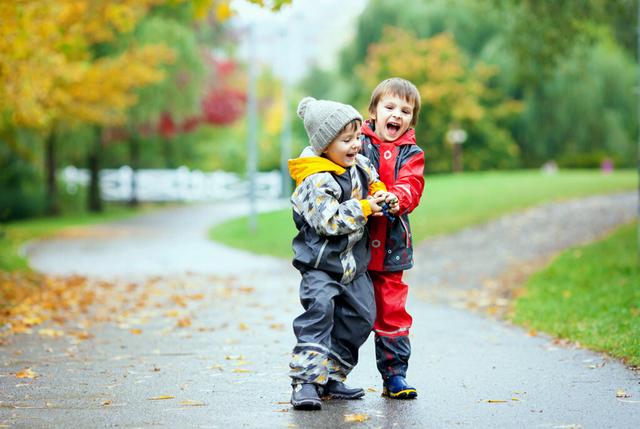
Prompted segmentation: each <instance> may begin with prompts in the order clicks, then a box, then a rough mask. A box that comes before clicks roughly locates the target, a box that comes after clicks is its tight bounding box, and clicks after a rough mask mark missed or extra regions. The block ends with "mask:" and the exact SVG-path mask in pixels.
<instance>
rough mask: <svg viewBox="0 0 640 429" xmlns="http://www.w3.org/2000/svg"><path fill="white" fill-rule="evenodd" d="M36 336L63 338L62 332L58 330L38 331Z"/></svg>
mask: <svg viewBox="0 0 640 429" xmlns="http://www.w3.org/2000/svg"><path fill="white" fill-rule="evenodd" d="M38 335H40V336H41V337H51V338H55V337H63V336H64V332H62V331H60V330H58V329H40V330H39V331H38Z"/></svg>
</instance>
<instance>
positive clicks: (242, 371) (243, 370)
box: [233, 368, 252, 373]
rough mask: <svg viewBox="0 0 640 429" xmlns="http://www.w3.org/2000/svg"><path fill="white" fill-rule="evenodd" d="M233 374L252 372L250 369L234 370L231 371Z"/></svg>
mask: <svg viewBox="0 0 640 429" xmlns="http://www.w3.org/2000/svg"><path fill="white" fill-rule="evenodd" d="M233 372H236V373H245V372H252V371H251V370H250V369H244V368H236V369H234V370H233Z"/></svg>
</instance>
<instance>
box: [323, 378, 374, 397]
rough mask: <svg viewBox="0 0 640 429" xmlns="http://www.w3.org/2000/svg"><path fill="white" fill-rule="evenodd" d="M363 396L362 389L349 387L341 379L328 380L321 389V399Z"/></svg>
mask: <svg viewBox="0 0 640 429" xmlns="http://www.w3.org/2000/svg"><path fill="white" fill-rule="evenodd" d="M363 396H364V389H361V388H359V387H349V386H347V385H346V384H344V383H343V382H341V381H336V380H329V381H328V382H327V384H326V385H325V386H324V387H323V389H322V397H323V399H358V398H362V397H363Z"/></svg>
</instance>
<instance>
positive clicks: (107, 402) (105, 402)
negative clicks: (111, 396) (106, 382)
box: [102, 400, 111, 407]
mask: <svg viewBox="0 0 640 429" xmlns="http://www.w3.org/2000/svg"><path fill="white" fill-rule="evenodd" d="M107 405H111V401H109V400H106V401H102V406H103V407H106V406H107Z"/></svg>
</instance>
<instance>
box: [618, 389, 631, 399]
mask: <svg viewBox="0 0 640 429" xmlns="http://www.w3.org/2000/svg"><path fill="white" fill-rule="evenodd" d="M616 398H631V395H630V394H628V393H627V392H625V391H624V389H618V390H616Z"/></svg>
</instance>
